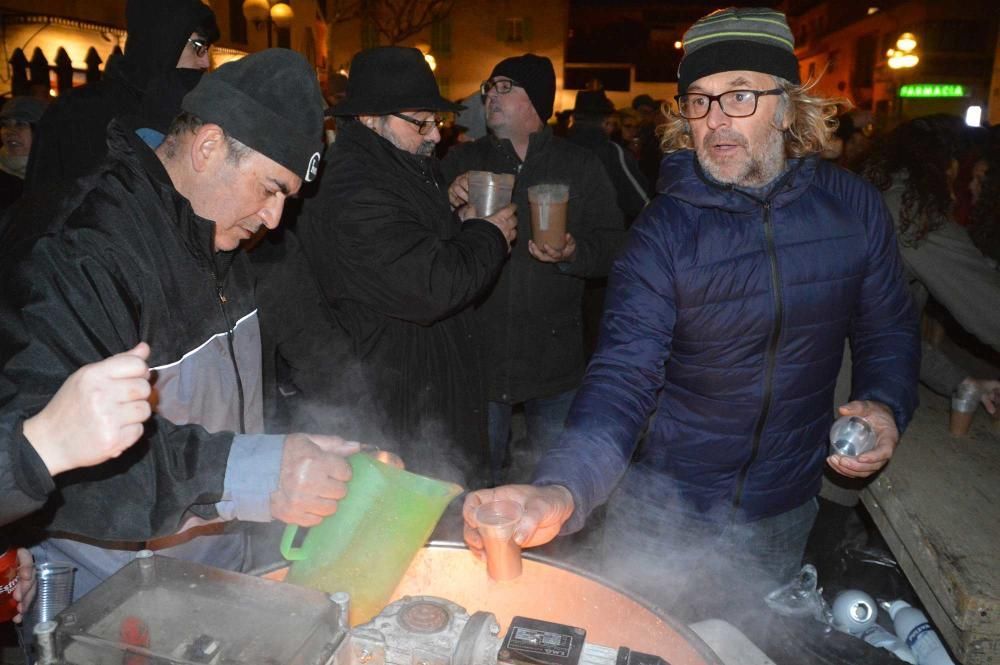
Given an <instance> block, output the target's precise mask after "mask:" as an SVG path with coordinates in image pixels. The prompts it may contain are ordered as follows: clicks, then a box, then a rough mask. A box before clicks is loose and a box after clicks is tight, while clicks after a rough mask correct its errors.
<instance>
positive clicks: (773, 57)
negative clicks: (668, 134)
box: [677, 7, 799, 95]
mask: <svg viewBox="0 0 1000 665" xmlns="http://www.w3.org/2000/svg"><path fill="white" fill-rule="evenodd" d="M740 70H746V71H751V72H761V73H762V74H772V75H774V76H780V77H781V78H783V79H786V80H788V81H791V82H792V83H795V84H798V83H799V61H798V59H797V58H796V57H795V40H794V38H793V37H792V31H791V29H790V28H789V27H788V21H787V20H785V15H784V14H782V13H781V12H779V11H775V10H773V9H767V8H766V7H754V8H750V7H747V8H740V9H737V8H735V7H729V8H728V9H719V10H716V11H714V12H712V13H711V14H709V15H708V16H705V17H702V18H701V19H699V20H698V21H697V22H696V23H695V24H694V25H692V26H691V27H690V28H688V31H687V32H685V33H684V58H683V59H682V60H681V64H680V67H679V68H678V70H677V92H678V93H680V94H682V95H683V94H684V93H685V92H687V89H688V86H689V85H691V84H692V83H694V82H695V81H697V80H698V79H700V78H702V77H703V76H710V75H711V74H718V73H719V72H731V71H740Z"/></svg>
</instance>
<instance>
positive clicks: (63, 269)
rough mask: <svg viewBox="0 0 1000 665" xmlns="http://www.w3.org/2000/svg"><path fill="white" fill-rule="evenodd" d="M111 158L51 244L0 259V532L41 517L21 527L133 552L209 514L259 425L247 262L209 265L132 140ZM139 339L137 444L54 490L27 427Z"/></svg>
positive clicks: (224, 259) (209, 228)
mask: <svg viewBox="0 0 1000 665" xmlns="http://www.w3.org/2000/svg"><path fill="white" fill-rule="evenodd" d="M109 144H110V146H111V153H110V157H109V160H108V161H107V162H106V163H105V165H104V166H103V167H101V169H99V170H98V171H96V172H95V173H94V174H93V175H91V176H88V177H86V178H83V179H81V180H80V181H79V182H78V183H77V185H76V186H75V188H74V194H73V195H72V196H71V197H69V198H66V199H63V200H60V201H58V202H55V203H54V204H53V208H54V212H53V215H54V216H53V218H52V219H50V220H47V221H49V224H48V227H47V230H46V231H45V232H44V233H42V234H41V235H40V236H37V237H34V238H32V239H29V240H22V241H21V242H19V243H17V244H16V245H15V246H13V247H5V248H3V250H2V251H3V254H2V256H0V266H2V277H0V459H2V460H3V463H2V464H0V497H2V498H0V523H4V522H7V521H10V520H12V519H15V518H17V517H19V516H20V515H24V514H27V513H28V512H31V511H35V510H38V509H39V508H42V506H43V504H44V510H42V511H41V512H38V513H35V514H34V515H32V516H31V517H29V518H28V520H29V521H30V525H31V526H35V527H42V528H46V529H50V530H59V531H66V532H69V533H73V534H78V535H82V536H86V537H89V538H97V539H102V540H118V541H132V542H134V541H143V540H146V539H149V538H152V537H156V536H162V535H166V534H172V533H174V532H175V531H176V530H177V529H178V527H179V525H180V524H181V522H182V520H183V519H184V518H185V517H187V516H189V515H194V516H198V517H202V518H209V519H210V518H214V517H216V516H218V512H217V510H216V506H215V504H216V503H217V502H219V501H220V500H221V499H222V498H223V496H222V491H223V483H224V475H225V471H226V465H227V459H228V456H229V452H230V446H231V444H232V441H233V431H234V430H235V431H239V430H240V429H243V430H245V431H250V432H254V431H260V429H261V427H262V422H261V421H262V412H263V409H262V407H261V404H260V400H261V389H260V381H259V375H260V358H259V356H260V346H259V331H258V326H257V318H256V310H255V309H254V305H253V285H252V279H251V276H250V273H249V270H248V268H247V261H246V257H245V256H244V255H242V254H240V253H238V252H229V253H215V252H214V251H213V238H212V236H213V224H212V223H211V222H209V221H208V220H205V219H203V218H200V217H198V216H196V215H195V214H194V212H193V211H192V209H191V206H190V204H189V203H188V201H187V200H186V199H184V198H183V197H182V196H180V195H179V194H178V193H177V191H176V190H175V189H174V188H173V186H172V184H171V182H170V180H169V177H168V176H167V173H166V171H165V170H164V168H163V166H162V164H161V163H160V161H159V160H158V159H157V157H156V155H155V154H153V153H152V152H151V151H150V150H149V149H148V148H147V147H146V146H145V144H144V143H142V141H141V140H140V139H139V138H138V137H137V136H136V135H135V134H134V133H132V132H129V131H125V130H124V129H122V128H121V127H120V126H118V125H117V123H112V125H111V127H110V129H109ZM35 227H36V228H41V227H40V225H35ZM140 340H144V341H147V342H149V344H150V347H151V348H152V353H151V356H150V359H149V365H150V367H155V368H158V369H157V372H156V376H155V383H154V390H155V391H156V396H157V406H156V413H155V414H154V415H153V417H152V418H151V419H150V420H149V421H147V423H146V432H145V434H144V436H143V438H142V439H141V440H140V441H139V442H138V443H136V444H135V445H134V446H133V447H132V448H130V449H128V450H127V451H125V453H123V454H122V456H121V457H119V458H117V459H115V460H111V461H109V462H106V463H104V464H101V465H98V466H96V467H91V468H85V469H77V470H74V471H69V472H66V473H64V474H61V475H60V476H58V477H57V478H56V479H55V482H53V479H52V478H51V477H50V476H49V475H48V473H47V471H46V470H45V467H44V465H43V464H42V462H41V460H40V459H39V458H38V456H37V454H36V453H35V452H34V449H33V448H32V447H31V446H30V444H29V443H28V442H27V440H25V438H24V436H23V434H22V432H21V427H22V423H23V421H24V419H25V418H27V417H30V416H31V415H33V414H35V413H37V412H38V411H39V410H40V409H41V408H42V407H43V406H44V405H45V404H46V403H47V402H48V400H49V399H50V398H51V397H52V395H53V394H55V392H56V391H57V389H58V388H59V386H60V385H61V384H62V382H63V381H64V380H65V379H66V377H68V376H69V375H70V374H71V373H72V372H73V371H75V370H76V369H77V368H79V367H80V366H82V365H84V364H86V363H91V362H95V361H98V360H101V359H103V358H106V357H108V356H110V355H113V354H115V353H119V352H122V351H125V350H128V349H130V348H132V347H133V346H134V345H135V344H136V343H138V342H139V341H140ZM237 368H238V369H237ZM237 396H238V397H237ZM184 423H198V424H184ZM81 445H85V443H84V442H81ZM49 493H51V497H50V498H49V500H48V502H47V503H46V497H47V495H48V494H49Z"/></svg>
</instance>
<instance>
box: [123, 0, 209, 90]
mask: <svg viewBox="0 0 1000 665" xmlns="http://www.w3.org/2000/svg"><path fill="white" fill-rule="evenodd" d="M125 21H126V24H127V25H126V27H127V28H128V41H127V42H126V44H125V57H124V58H123V59H122V62H121V63H120V64H121V67H122V68H123V70H124V73H125V75H126V76H127V77H128V79H129V81H130V82H131V83H132V85H133V86H135V87H136V88H138V89H140V90H144V89H145V88H146V83H147V82H148V81H149V80H150V79H152V78H154V77H156V76H159V75H162V74H164V73H165V72H167V71H169V70H171V69H174V68H175V67H177V59H178V58H179V57H180V55H181V51H182V50H183V49H184V47H185V46H186V45H187V40H188V37H190V36H191V33H192V32H194V31H195V28H201V29H202V30H205V31H207V32H209V33H210V34H206V35H205V37H206V38H208V39H209V40H211V41H214V39H217V38H218V34H219V30H218V27H217V25H216V23H215V14H214V13H212V9H211V8H210V7H208V6H207V5H205V4H204V3H202V2H201V0H129V2H128V5H127V6H126V8H125Z"/></svg>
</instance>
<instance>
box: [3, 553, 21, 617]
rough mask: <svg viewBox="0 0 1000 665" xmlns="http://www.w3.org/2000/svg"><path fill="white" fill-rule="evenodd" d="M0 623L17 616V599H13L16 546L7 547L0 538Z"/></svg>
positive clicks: (15, 576) (15, 581)
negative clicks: (0, 551)
mask: <svg viewBox="0 0 1000 665" xmlns="http://www.w3.org/2000/svg"><path fill="white" fill-rule="evenodd" d="M0 549H3V554H0V623H5V622H7V621H10V620H11V619H13V618H14V617H15V616H17V601H16V600H14V587H15V586H17V548H16V547H7V544H6V542H4V541H2V540H0Z"/></svg>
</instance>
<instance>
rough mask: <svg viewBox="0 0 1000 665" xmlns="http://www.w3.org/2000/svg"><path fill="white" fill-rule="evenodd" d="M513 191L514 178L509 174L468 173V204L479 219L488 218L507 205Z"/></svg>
mask: <svg viewBox="0 0 1000 665" xmlns="http://www.w3.org/2000/svg"><path fill="white" fill-rule="evenodd" d="M513 190H514V176H513V175H511V174H510V173H490V172H489V171H470V172H469V203H471V204H472V207H473V208H475V209H476V215H478V216H479V217H489V216H490V215H492V214H493V213H495V212H496V211H498V210H500V208H503V207H504V206H506V205H509V204H510V197H511V192H513Z"/></svg>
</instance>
